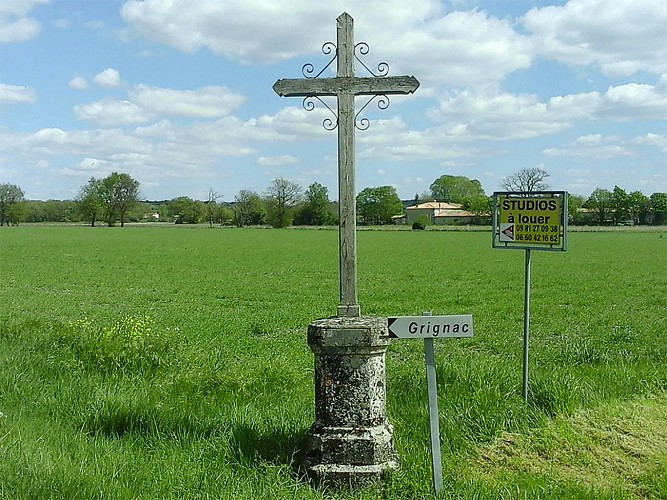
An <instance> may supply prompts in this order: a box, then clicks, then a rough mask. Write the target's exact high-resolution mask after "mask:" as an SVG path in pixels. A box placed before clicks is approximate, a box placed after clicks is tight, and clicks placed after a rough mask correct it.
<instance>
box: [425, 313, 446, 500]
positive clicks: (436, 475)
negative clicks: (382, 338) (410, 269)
mask: <svg viewBox="0 0 667 500" xmlns="http://www.w3.org/2000/svg"><path fill="white" fill-rule="evenodd" d="M422 316H431V313H430V312H424V313H422ZM424 358H425V360H426V385H427V388H428V421H429V428H430V434H431V461H432V471H433V487H434V489H435V494H436V496H437V495H439V494H440V492H441V491H442V454H441V451H440V417H439V416H438V385H437V379H436V372H435V348H434V346H433V339H432V338H425V339H424Z"/></svg>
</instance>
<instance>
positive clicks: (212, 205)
mask: <svg viewBox="0 0 667 500" xmlns="http://www.w3.org/2000/svg"><path fill="white" fill-rule="evenodd" d="M220 198H222V195H221V194H220V193H216V192H215V191H213V188H208V199H207V200H206V202H205V205H206V207H205V211H206V220H207V221H208V227H213V223H214V222H215V221H217V220H219V216H220V206H219V205H218V200H219V199H220Z"/></svg>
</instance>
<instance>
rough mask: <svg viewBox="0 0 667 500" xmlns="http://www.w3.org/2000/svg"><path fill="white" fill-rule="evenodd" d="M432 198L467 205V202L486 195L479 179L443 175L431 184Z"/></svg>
mask: <svg viewBox="0 0 667 500" xmlns="http://www.w3.org/2000/svg"><path fill="white" fill-rule="evenodd" d="M431 196H432V197H433V199H435V200H437V201H444V202H447V203H460V204H462V205H463V204H465V203H466V201H467V200H470V199H472V198H476V197H479V196H485V195H484V189H482V184H481V183H480V182H479V181H478V180H477V179H468V178H467V177H464V176H462V175H442V176H440V177H438V178H437V179H436V180H435V181H433V184H431Z"/></svg>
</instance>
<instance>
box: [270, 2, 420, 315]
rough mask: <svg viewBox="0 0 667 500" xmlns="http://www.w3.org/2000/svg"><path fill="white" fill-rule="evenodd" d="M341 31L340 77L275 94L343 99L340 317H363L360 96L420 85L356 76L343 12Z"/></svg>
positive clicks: (286, 82) (286, 86) (293, 82)
mask: <svg viewBox="0 0 667 500" xmlns="http://www.w3.org/2000/svg"><path fill="white" fill-rule="evenodd" d="M336 21H337V24H336V26H337V29H336V43H337V45H336V59H337V63H336V64H337V66H336V70H337V71H336V76H335V77H334V78H305V79H304V78H288V79H282V80H278V81H277V82H276V83H275V84H274V85H273V90H274V91H275V92H276V93H277V94H278V95H280V96H283V97H320V96H335V97H337V100H338V114H337V118H338V122H337V126H338V193H339V199H338V205H339V216H340V226H339V243H340V302H339V305H338V316H350V317H358V316H360V315H361V309H360V307H359V304H358V299H357V246H356V245H357V243H356V241H357V240H356V228H357V220H356V219H357V210H356V197H355V181H354V128H355V123H354V121H355V107H354V97H355V96H357V95H373V96H376V95H380V96H382V95H389V94H410V93H412V92H414V91H415V90H417V88H418V87H419V82H418V81H417V79H416V78H415V77H413V76H393V77H388V76H380V77H377V76H373V77H355V76H354V57H355V55H354V22H353V20H352V17H351V16H350V15H349V14H347V13H345V12H344V13H343V14H341V15H340V16H339V17H338V19H337V20H336Z"/></svg>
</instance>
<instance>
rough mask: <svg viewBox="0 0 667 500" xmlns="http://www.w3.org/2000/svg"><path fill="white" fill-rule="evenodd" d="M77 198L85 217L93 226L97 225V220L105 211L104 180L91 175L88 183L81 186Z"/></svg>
mask: <svg viewBox="0 0 667 500" xmlns="http://www.w3.org/2000/svg"><path fill="white" fill-rule="evenodd" d="M75 200H76V203H77V206H78V209H79V212H80V213H81V215H82V216H83V218H84V219H86V220H89V221H90V225H91V227H95V222H97V220H98V219H99V218H100V217H101V215H102V214H103V213H104V200H103V199H102V181H101V180H98V179H95V177H91V178H90V179H89V180H88V184H86V185H84V186H81V189H80V190H79V194H78V195H77V196H76V198H75Z"/></svg>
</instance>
